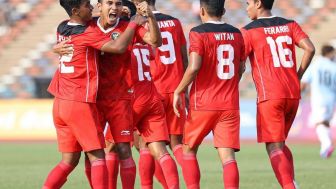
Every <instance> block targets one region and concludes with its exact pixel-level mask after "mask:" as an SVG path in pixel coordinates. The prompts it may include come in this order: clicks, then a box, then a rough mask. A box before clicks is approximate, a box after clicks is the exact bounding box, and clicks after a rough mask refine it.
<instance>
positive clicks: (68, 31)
mask: <svg viewBox="0 0 336 189" xmlns="http://www.w3.org/2000/svg"><path fill="white" fill-rule="evenodd" d="M87 27H88V25H81V24H74V23H69V20H64V21H63V22H61V23H60V24H59V25H58V27H57V33H59V34H60V35H63V36H70V35H77V34H81V33H84V32H85V30H86V29H87Z"/></svg>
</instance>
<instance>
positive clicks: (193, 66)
mask: <svg viewBox="0 0 336 189" xmlns="http://www.w3.org/2000/svg"><path fill="white" fill-rule="evenodd" d="M201 66H202V57H201V56H200V55H199V54H197V53H196V52H191V53H190V64H189V66H188V68H187V70H186V72H185V73H184V75H183V78H182V80H181V82H180V84H179V85H178V86H177V88H176V89H175V91H174V101H173V106H174V112H175V114H176V115H177V116H178V117H180V112H179V110H178V109H179V108H178V107H179V106H181V104H182V103H181V96H180V94H181V93H183V92H184V91H186V89H187V87H188V86H189V84H190V83H191V82H192V81H194V80H195V77H196V76H197V73H198V71H199V70H200V69H201Z"/></svg>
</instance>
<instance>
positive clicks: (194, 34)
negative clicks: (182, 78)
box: [189, 23, 244, 110]
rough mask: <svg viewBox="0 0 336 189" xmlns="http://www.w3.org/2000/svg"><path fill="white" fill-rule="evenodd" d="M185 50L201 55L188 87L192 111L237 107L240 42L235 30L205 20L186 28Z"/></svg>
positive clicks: (241, 55)
mask: <svg viewBox="0 0 336 189" xmlns="http://www.w3.org/2000/svg"><path fill="white" fill-rule="evenodd" d="M189 39H190V49H189V53H191V52H196V53H197V54H199V55H200V56H202V67H201V69H200V70H199V72H198V74H197V76H196V79H195V81H194V82H193V84H192V87H191V90H190V108H192V109H194V110H238V109H239V92H238V83H239V66H240V62H241V61H242V60H243V55H244V41H243V37H242V35H241V33H240V31H239V29H237V28H235V27H233V26H231V25H229V24H225V23H205V24H202V25H200V26H197V27H195V28H193V29H192V30H191V31H190V36H189Z"/></svg>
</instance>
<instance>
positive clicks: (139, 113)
mask: <svg viewBox="0 0 336 189" xmlns="http://www.w3.org/2000/svg"><path fill="white" fill-rule="evenodd" d="M133 120H134V126H135V127H136V128H137V130H138V131H139V133H140V135H141V136H142V139H143V140H144V141H145V142H146V143H150V142H158V141H164V142H169V134H168V128H167V122H166V114H165V112H164V108H163V104H162V102H161V101H152V102H150V103H148V104H146V106H133Z"/></svg>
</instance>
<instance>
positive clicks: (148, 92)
mask: <svg viewBox="0 0 336 189" xmlns="http://www.w3.org/2000/svg"><path fill="white" fill-rule="evenodd" d="M131 60H132V78H133V84H134V106H144V105H146V104H148V102H151V101H155V100H160V98H159V96H158V93H157V91H156V88H155V86H154V83H153V81H152V78H151V74H150V61H154V54H153V50H152V47H151V46H150V45H148V44H140V43H136V44H134V46H133V49H132V57H131Z"/></svg>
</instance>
